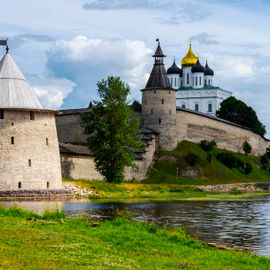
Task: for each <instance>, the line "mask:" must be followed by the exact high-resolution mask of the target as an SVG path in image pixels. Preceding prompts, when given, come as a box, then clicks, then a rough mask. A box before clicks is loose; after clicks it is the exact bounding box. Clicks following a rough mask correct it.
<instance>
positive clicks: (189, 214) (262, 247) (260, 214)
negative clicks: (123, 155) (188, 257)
mask: <svg viewBox="0 0 270 270" xmlns="http://www.w3.org/2000/svg"><path fill="white" fill-rule="evenodd" d="M14 203H15V204H16V205H18V206H19V207H23V208H25V209H29V210H34V211H41V210H43V209H45V208H51V209H52V208H55V207H59V208H64V210H65V212H66V213H67V215H69V216H73V215H80V214H86V215H88V216H89V217H91V218H109V217H110V212H111V209H112V207H114V208H119V209H124V208H128V209H129V210H130V212H131V214H132V217H133V219H134V220H138V221H148V222H154V223H156V224H158V225H160V226H163V225H167V226H182V227H185V228H186V229H187V230H188V232H189V233H190V234H191V235H192V236H195V237H197V238H198V239H200V240H203V241H207V242H215V243H218V244H222V245H229V246H232V247H237V248H245V249H248V250H251V251H252V252H254V253H256V254H258V255H264V256H268V257H270V195H263V196H254V197H246V198H240V199H237V200H236V199H229V200H216V201H180V202H154V203H151V202H125V203H97V202H88V201H87V202H86V201H59V202H44V201H21V202H18V201H17V202H11V201H0V204H2V205H5V206H7V207H10V206H12V205H14Z"/></svg>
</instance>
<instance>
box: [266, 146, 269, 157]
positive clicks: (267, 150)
mask: <svg viewBox="0 0 270 270" xmlns="http://www.w3.org/2000/svg"><path fill="white" fill-rule="evenodd" d="M266 155H267V157H268V158H270V147H267V148H266Z"/></svg>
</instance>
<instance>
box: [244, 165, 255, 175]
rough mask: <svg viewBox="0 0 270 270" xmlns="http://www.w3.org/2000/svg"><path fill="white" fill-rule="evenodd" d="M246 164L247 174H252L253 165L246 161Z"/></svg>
mask: <svg viewBox="0 0 270 270" xmlns="http://www.w3.org/2000/svg"><path fill="white" fill-rule="evenodd" d="M245 165H246V166H245V174H250V173H251V172H252V169H253V167H252V166H251V164H250V163H246V164H245Z"/></svg>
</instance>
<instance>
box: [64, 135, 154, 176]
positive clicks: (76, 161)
mask: <svg viewBox="0 0 270 270" xmlns="http://www.w3.org/2000/svg"><path fill="white" fill-rule="evenodd" d="M155 149H156V138H155V137H154V135H153V138H152V140H151V141H150V142H149V145H148V146H147V147H146V149H145V152H144V153H142V154H141V158H140V159H136V160H135V163H136V164H137V165H138V167H139V170H138V171H137V172H136V171H135V170H134V169H133V168H126V170H125V176H126V179H137V180H141V179H144V178H145V177H146V175H147V172H148V169H149V166H150V165H151V163H152V162H153V157H154V153H155ZM61 167H62V175H63V177H64V178H69V179H86V180H102V179H103V176H102V175H101V174H100V173H99V172H98V171H97V170H96V169H95V162H94V158H93V156H90V155H74V154H67V153H61Z"/></svg>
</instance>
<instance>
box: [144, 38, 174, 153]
mask: <svg viewBox="0 0 270 270" xmlns="http://www.w3.org/2000/svg"><path fill="white" fill-rule="evenodd" d="M157 41H158V40H157ZM153 57H154V58H155V63H154V66H153V69H152V71H151V74H150V77H149V79H148V82H147V84H146V87H145V88H144V89H142V90H141V91H142V122H143V126H144V127H146V128H150V129H152V130H154V131H156V132H157V133H158V134H159V135H158V148H159V149H160V150H172V149H174V148H175V147H176V144H177V140H176V99H175V90H174V89H173V88H172V87H171V84H170V81H169V78H168V76H167V72H166V70H165V67H164V63H163V59H164V57H165V55H164V54H163V52H162V49H161V47H160V43H159V41H158V46H157V49H156V52H155V54H154V55H153Z"/></svg>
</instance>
